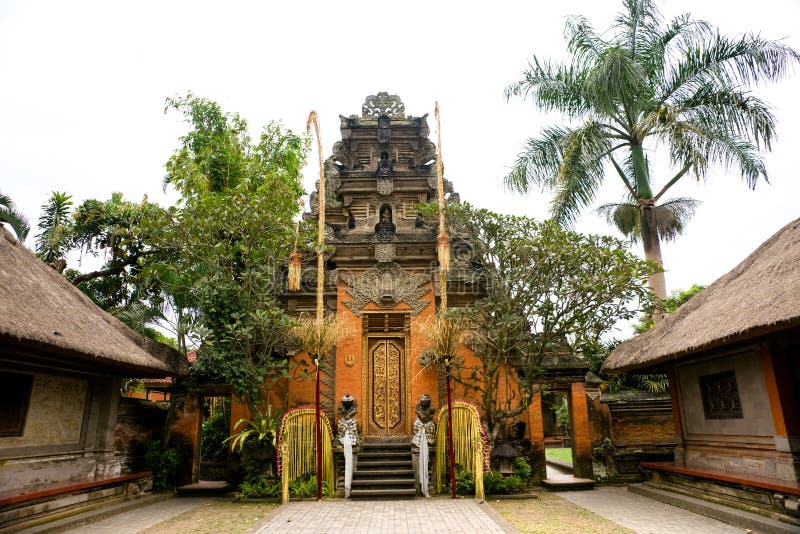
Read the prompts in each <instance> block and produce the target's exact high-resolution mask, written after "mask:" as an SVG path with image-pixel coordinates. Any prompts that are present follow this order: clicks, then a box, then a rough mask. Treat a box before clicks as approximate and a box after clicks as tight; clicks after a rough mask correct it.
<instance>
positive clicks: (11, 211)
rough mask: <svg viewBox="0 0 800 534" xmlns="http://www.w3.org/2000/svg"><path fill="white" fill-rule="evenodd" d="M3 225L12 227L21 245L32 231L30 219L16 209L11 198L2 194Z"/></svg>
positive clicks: (0, 203)
mask: <svg viewBox="0 0 800 534" xmlns="http://www.w3.org/2000/svg"><path fill="white" fill-rule="evenodd" d="M2 224H7V225H9V226H10V227H11V229H12V230H13V231H14V234H15V235H16V236H17V240H18V241H19V242H20V243H21V242H23V241H25V238H26V237H28V232H30V229H31V224H30V222H29V221H28V218H27V217H25V215H23V214H22V212H20V211H19V210H17V209H16V206H15V205H14V201H13V200H11V197H9V196H8V195H5V194H3V193H0V225H2Z"/></svg>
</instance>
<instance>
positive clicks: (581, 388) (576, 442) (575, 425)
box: [569, 382, 594, 478]
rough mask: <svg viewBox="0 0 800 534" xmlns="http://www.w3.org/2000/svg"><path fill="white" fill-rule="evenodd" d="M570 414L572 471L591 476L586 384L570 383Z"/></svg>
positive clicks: (577, 475)
mask: <svg viewBox="0 0 800 534" xmlns="http://www.w3.org/2000/svg"><path fill="white" fill-rule="evenodd" d="M569 400H570V402H569V405H570V410H571V413H570V416H571V419H572V463H573V466H572V468H573V473H574V474H575V476H576V477H579V478H592V477H593V476H594V473H593V471H592V441H591V438H590V437H589V409H588V406H587V403H586V385H585V384H584V383H583V382H573V383H572V384H570V399H569Z"/></svg>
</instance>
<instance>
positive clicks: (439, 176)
mask: <svg viewBox="0 0 800 534" xmlns="http://www.w3.org/2000/svg"><path fill="white" fill-rule="evenodd" d="M434 114H435V115H436V141H437V147H436V196H437V197H438V200H439V235H438V238H437V243H436V251H437V254H438V258H439V294H440V297H439V313H442V314H443V313H446V312H447V271H448V270H449V269H450V238H449V237H448V236H447V229H446V228H445V224H444V171H443V168H442V121H441V119H440V118H439V102H438V101H437V102H436V106H435V107H434ZM451 356H452V354H448V355H447V357H446V358H445V360H444V361H445V365H444V369H445V380H446V383H447V446H448V447H449V448H450V451H449V458H450V497H451V498H453V499H455V498H456V465H455V455H454V449H453V402H452V400H451V396H450V357H451Z"/></svg>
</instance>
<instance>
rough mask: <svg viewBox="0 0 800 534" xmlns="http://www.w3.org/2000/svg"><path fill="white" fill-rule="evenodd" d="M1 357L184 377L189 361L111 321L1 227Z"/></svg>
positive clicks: (144, 374)
mask: <svg viewBox="0 0 800 534" xmlns="http://www.w3.org/2000/svg"><path fill="white" fill-rule="evenodd" d="M0 353H2V355H3V356H4V357H6V358H8V357H9V356H10V357H13V358H16V359H18V360H20V361H28V360H30V361H31V362H34V361H39V363H55V362H57V364H58V365H59V366H60V367H67V368H78V369H91V370H96V371H102V372H110V373H114V374H120V375H127V376H141V377H157V376H168V375H177V374H183V373H185V372H186V370H187V369H188V362H186V358H185V357H184V356H183V355H182V354H180V353H179V352H178V351H176V350H174V349H172V348H171V347H168V346H166V345H163V344H161V343H156V342H154V341H151V340H149V339H145V338H144V337H142V336H141V335H139V334H137V333H136V332H134V331H132V330H131V329H130V328H128V327H127V326H125V325H124V324H123V323H122V322H120V321H119V320H118V319H116V318H114V317H112V316H111V315H109V314H108V313H106V312H105V311H103V310H102V309H100V308H99V307H98V306H97V305H95V304H94V303H93V302H92V301H91V299H89V298H88V297H87V296H86V295H84V294H83V293H82V292H81V291H80V290H79V289H77V288H76V287H74V286H73V285H72V284H70V283H69V282H68V281H67V280H65V279H64V277H63V276H61V275H60V274H58V273H57V272H56V271H55V270H54V269H52V268H51V267H50V266H48V265H46V264H45V263H44V262H42V261H40V260H39V259H38V258H36V256H34V255H33V254H32V253H31V252H30V251H29V250H27V249H26V248H25V247H24V246H22V245H21V244H20V243H19V242H17V240H16V239H14V238H13V237H12V236H11V234H10V233H9V232H8V231H6V230H5V229H2V228H0Z"/></svg>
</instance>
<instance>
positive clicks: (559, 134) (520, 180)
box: [503, 126, 572, 193]
mask: <svg viewBox="0 0 800 534" xmlns="http://www.w3.org/2000/svg"><path fill="white" fill-rule="evenodd" d="M571 133H572V130H571V129H569V128H564V127H558V126H552V127H548V128H545V129H544V130H542V132H541V134H540V135H539V137H538V138H530V139H528V140H527V141H526V143H525V147H524V149H523V151H522V152H521V153H520V154H519V155H518V156H517V161H516V163H515V164H514V167H513V168H512V170H511V172H510V173H509V174H508V175H506V177H505V178H504V179H503V182H504V184H505V187H506V188H507V189H510V190H512V191H518V192H520V193H527V192H528V191H530V190H531V186H537V187H543V188H546V189H552V188H554V187H555V184H556V183H557V176H558V170H559V168H560V166H561V150H562V149H561V147H562V144H563V142H564V139H565V138H566V137H567V136H568V135H570V134H571Z"/></svg>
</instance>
